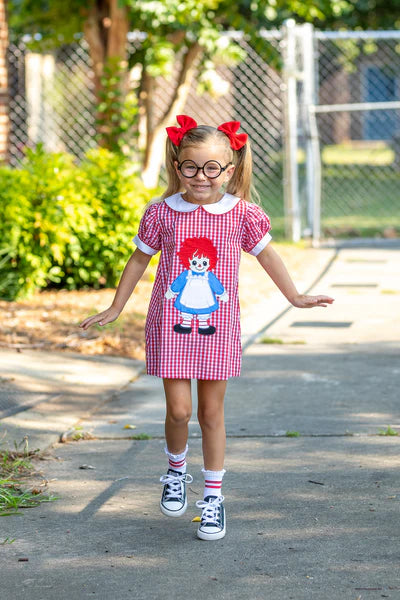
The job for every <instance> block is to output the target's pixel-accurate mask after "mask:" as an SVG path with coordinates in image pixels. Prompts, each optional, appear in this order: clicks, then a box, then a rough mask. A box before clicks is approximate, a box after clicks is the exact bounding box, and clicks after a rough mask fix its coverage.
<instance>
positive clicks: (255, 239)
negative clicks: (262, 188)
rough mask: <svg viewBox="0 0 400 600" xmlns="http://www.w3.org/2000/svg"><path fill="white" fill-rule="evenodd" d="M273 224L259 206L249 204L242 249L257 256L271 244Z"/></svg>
mask: <svg viewBox="0 0 400 600" xmlns="http://www.w3.org/2000/svg"><path fill="white" fill-rule="evenodd" d="M270 229H271V222H270V220H269V218H268V217H267V215H266V214H265V212H264V211H263V210H262V208H260V207H259V206H257V204H250V203H248V204H247V211H246V217H245V222H244V230H243V237H242V249H243V250H244V251H245V252H249V254H252V255H253V256H257V254H259V253H260V252H261V250H264V248H265V246H266V245H267V244H268V243H269V242H270V240H271V239H272V238H271V235H270V234H269V233H268V232H269V230H270Z"/></svg>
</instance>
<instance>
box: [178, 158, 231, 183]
mask: <svg viewBox="0 0 400 600" xmlns="http://www.w3.org/2000/svg"><path fill="white" fill-rule="evenodd" d="M185 162H190V163H193V164H194V165H195V166H196V168H197V171H196V173H195V174H194V175H189V176H188V175H184V174H183V173H182V165H183V163H185ZM210 162H213V163H217V165H218V166H219V168H220V169H221V170H220V172H219V173H218V175H216V176H215V177H210V176H209V175H206V174H205V172H204V167H205V166H206V165H207V164H208V163H210ZM231 164H232V163H231V162H229V163H228V164H227V165H225V167H223V166H222V165H220V164H219V162H218V161H217V160H207V161H206V162H205V163H204V165H203V166H202V167H199V166H198V165H197V164H196V163H195V162H194V160H190V159H186V160H183V161H182V162H181V163H178V170H179V171H180V172H181V173H182V176H183V177H185V178H186V179H193V177H196V176H197V174H198V172H199V171H203V175H204V177H207V179H217V178H218V177H219V176H220V175H222V173H223V172H224V171H226V169H227V168H228V167H229V166H230V165H231Z"/></svg>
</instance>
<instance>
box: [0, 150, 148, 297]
mask: <svg viewBox="0 0 400 600" xmlns="http://www.w3.org/2000/svg"><path fill="white" fill-rule="evenodd" d="M131 169H132V166H131V165H130V164H129V163H128V162H127V161H126V159H124V157H123V156H122V155H120V154H115V153H112V152H110V151H108V150H105V149H98V150H92V151H90V152H89V153H88V154H87V155H86V157H85V159H84V160H83V161H82V163H81V164H80V165H79V166H78V165H76V164H74V162H73V159H72V157H71V156H70V155H68V154H48V153H45V152H44V151H43V149H42V148H41V147H38V148H37V149H36V150H35V151H32V150H28V151H27V157H26V160H25V162H24V164H23V165H22V166H21V168H20V169H11V168H9V167H2V168H0V297H2V298H5V299H8V300H13V299H18V298H22V297H25V296H27V295H29V294H31V293H32V292H33V291H35V290H37V289H43V288H46V287H47V286H48V285H49V284H51V285H52V286H56V287H60V288H61V287H62V288H65V289H69V290H72V289H81V288H82V287H85V286H87V287H89V286H90V287H93V288H100V287H106V286H109V287H113V286H115V285H116V283H117V282H118V279H119V277H120V275H121V272H122V270H123V267H124V265H125V263H126V261H127V259H128V257H129V256H130V254H131V252H132V237H133V235H134V234H135V233H136V231H137V228H138V224H139V220H140V218H141V215H142V213H143V210H144V207H145V206H146V204H147V203H148V202H149V201H150V200H151V198H152V197H153V196H154V194H155V190H148V189H146V188H145V187H144V185H143V183H142V182H141V180H140V179H139V178H138V176H137V175H135V174H133V173H132V170H131Z"/></svg>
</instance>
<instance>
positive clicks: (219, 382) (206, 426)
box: [81, 115, 333, 540]
mask: <svg viewBox="0 0 400 600" xmlns="http://www.w3.org/2000/svg"><path fill="white" fill-rule="evenodd" d="M177 121H178V123H179V125H180V127H168V128H167V134H168V137H167V147H166V167H167V173H168V189H167V190H166V192H165V194H164V195H163V197H162V199H161V201H160V202H157V203H154V204H152V205H151V206H150V207H149V208H147V210H146V212H145V214H144V216H143V218H142V221H141V223H140V226H139V231H138V234H137V236H136V237H135V238H134V242H135V244H136V246H137V248H136V250H135V251H134V253H133V254H132V256H131V258H130V259H129V261H128V263H127V265H126V267H125V270H124V272H123V274H122V277H121V281H120V283H119V285H118V288H117V291H116V294H115V298H114V301H113V303H112V305H111V306H110V307H109V308H108V309H107V310H105V311H103V312H101V313H99V314H97V315H94V316H92V317H89V318H87V319H85V321H83V323H81V327H83V329H87V328H88V327H90V326H91V325H93V324H95V323H99V324H100V325H106V324H107V323H110V322H111V321H114V320H115V319H117V317H118V316H119V314H120V313H121V311H122V309H123V308H124V306H125V304H126V302H127V300H128V298H129V297H130V295H131V294H132V292H133V290H134V289H135V286H136V284H137V283H138V281H139V280H140V278H141V277H142V275H143V273H144V271H145V269H146V267H147V265H148V263H149V261H150V258H151V256H152V255H153V254H156V253H157V252H159V251H161V256H160V261H159V266H158V270H157V275H156V279H155V283H154V288H153V292H152V296H151V300H150V306H149V313H148V317H147V322H146V357H147V358H146V363H147V372H148V373H149V374H150V375H156V376H157V377H162V378H163V383H164V390H165V397H166V418H165V438H166V447H165V452H166V454H167V457H168V470H167V474H166V475H163V476H162V477H161V479H160V481H161V482H162V483H163V492H162V497H161V501H160V508H161V511H162V512H163V513H164V514H165V515H168V516H171V517H179V516H181V515H183V513H184V512H185V510H186V507H187V499H186V484H187V483H190V482H191V481H192V477H191V475H189V474H187V472H186V454H187V450H188V446H187V439H188V423H189V420H190V418H191V414H192V398H191V379H196V380H197V392H198V420H199V424H200V427H201V431H202V448H203V459H204V468H203V469H202V471H203V474H204V500H202V501H198V502H197V506H198V507H200V508H201V509H202V516H201V523H200V526H199V529H198V532H197V535H198V537H199V538H200V539H203V540H217V539H220V538H222V537H224V535H225V531H226V520H225V509H224V505H223V500H224V497H223V496H222V494H221V485H222V478H223V476H224V473H225V470H224V468H223V467H224V455H225V425H224V395H225V390H226V384H227V380H228V379H229V378H230V377H237V376H239V374H240V367H241V344H240V324H239V300H238V270H239V261H240V253H241V250H244V251H245V252H249V253H250V254H252V255H254V256H256V258H257V260H258V262H259V263H260V264H261V266H262V267H263V269H264V270H265V271H266V272H267V273H268V275H269V276H270V277H271V278H272V280H273V281H274V282H275V284H276V285H277V287H278V288H279V289H280V290H281V292H282V293H283V295H284V296H286V298H287V299H288V300H289V302H291V303H292V304H293V306H296V307H299V308H311V307H314V306H327V305H328V304H331V303H332V302H333V299H332V298H330V297H328V296H306V295H302V294H299V293H298V291H297V290H296V287H295V286H294V284H293V282H292V280H291V278H290V276H289V274H288V272H287V270H286V268H285V266H284V264H283V262H282V260H281V259H280V258H279V256H278V255H277V253H276V252H275V251H274V250H273V249H272V247H271V245H270V244H269V242H270V239H271V236H270V234H269V230H270V221H269V219H268V217H267V215H266V214H265V213H264V212H263V210H262V209H261V208H260V207H259V206H257V205H255V204H252V203H251V197H250V193H251V192H250V189H251V172H252V159H251V150H250V144H249V141H248V139H247V135H246V134H244V133H239V134H238V133H237V130H238V129H239V127H240V123H239V122H237V121H233V122H229V123H224V124H223V125H220V126H219V127H218V128H214V127H209V126H205V125H200V126H198V125H197V123H196V121H194V120H193V119H192V118H190V117H188V116H185V115H180V116H178V117H177Z"/></svg>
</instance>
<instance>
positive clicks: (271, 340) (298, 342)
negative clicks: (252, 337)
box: [260, 337, 306, 345]
mask: <svg viewBox="0 0 400 600" xmlns="http://www.w3.org/2000/svg"><path fill="white" fill-rule="evenodd" d="M260 343H261V344H278V345H280V344H294V345H301V344H305V343H306V342H305V341H304V340H286V341H283V340H281V339H280V338H271V337H264V338H262V339H261V340H260Z"/></svg>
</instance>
